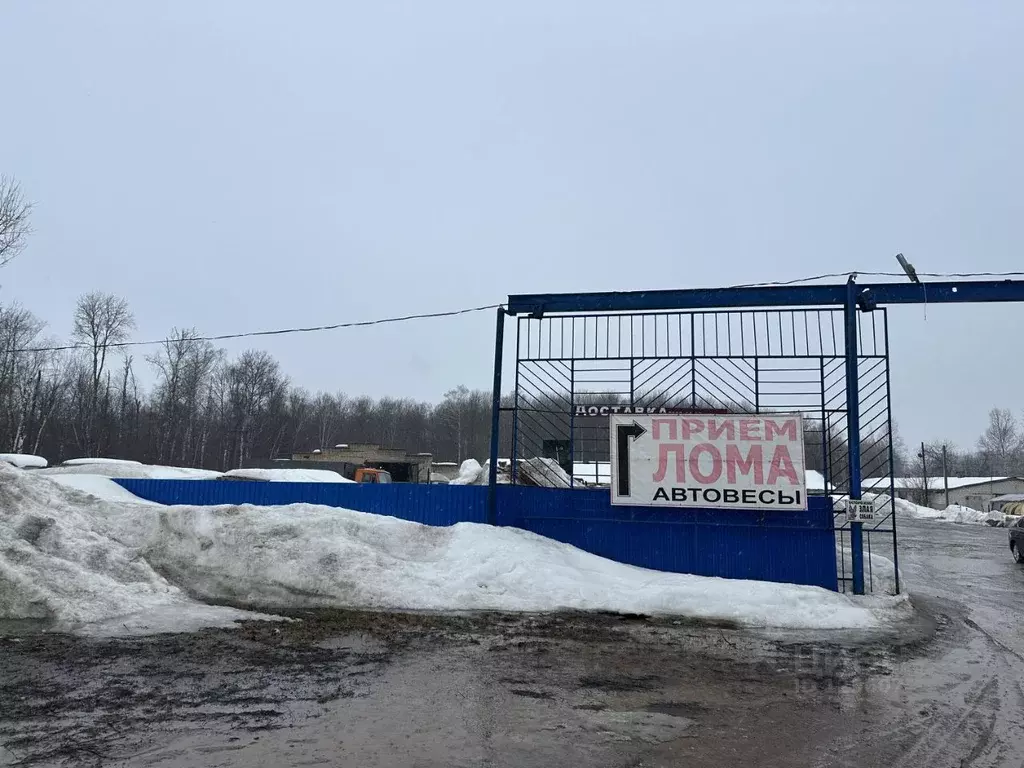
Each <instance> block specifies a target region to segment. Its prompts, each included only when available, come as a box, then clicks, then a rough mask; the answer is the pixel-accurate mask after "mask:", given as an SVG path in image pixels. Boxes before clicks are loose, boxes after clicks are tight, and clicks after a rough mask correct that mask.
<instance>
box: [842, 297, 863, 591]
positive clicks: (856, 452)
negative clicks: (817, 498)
mask: <svg viewBox="0 0 1024 768" xmlns="http://www.w3.org/2000/svg"><path fill="white" fill-rule="evenodd" d="M845 309H846V313H845V316H846V323H845V329H846V439H847V440H848V441H849V449H848V451H847V457H848V466H849V471H850V500H851V501H852V500H857V499H860V494H861V489H860V481H861V477H860V379H859V376H858V375H857V354H858V350H857V284H856V283H855V282H854V279H853V277H851V278H850V279H849V281H848V282H847V283H846V307H845ZM850 550H851V554H852V560H853V594H855V595H863V594H864V524H863V523H858V522H854V523H850Z"/></svg>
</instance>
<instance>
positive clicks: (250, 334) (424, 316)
mask: <svg viewBox="0 0 1024 768" xmlns="http://www.w3.org/2000/svg"><path fill="white" fill-rule="evenodd" d="M917 274H918V275H919V276H921V277H942V278H969V277H1006V278H1010V277H1024V272H918V273H917ZM851 276H864V277H905V276H906V274H905V273H903V272H865V271H861V270H850V271H848V272H826V273H823V274H820V275H811V276H809V277H797V278H793V279H792V280H770V281H766V282H761V283H746V284H744V285H731V286H728V287H729V288H762V287H765V288H767V287H771V286H785V285H796V284H798V283H811V282H814V281H816V280H826V279H832V278H847V279H848V278H850V277H851ZM501 306H504V305H503V304H487V305H485V306H482V307H467V308H465V309H454V310H450V311H447V312H425V313H421V314H416V315H402V316H399V317H385V318H381V319H378V320H360V321H356V322H347V323H334V324H331V325H312V326H308V327H297V328H276V329H274V330H269V331H246V332H243V333H222V334H218V335H215V336H191V337H189V340H191V341H230V340H231V339H250V338H257V337H264V336H286V335H290V334H296V333H319V332H321V331H336V330H341V329H344V328H365V327H368V326H373V325H387V324H390V323H404V322H409V321H411V320H429V319H433V318H439V317H455V316H458V315H468V314H471V313H474V312H485V311H487V310H489V309H497V308H498V307H501ZM169 340H170V339H168V338H163V339H152V340H149V341H119V342H114V343H110V344H104V345H100V346H101V347H103V348H106V349H123V348H128V347H152V346H156V345H158V344H165V343H167V342H168V341H169ZM76 349H92V345H90V344H62V345H59V346H48V347H22V348H19V349H14V350H11V351H12V352H15V353H19V352H65V351H70V350H76Z"/></svg>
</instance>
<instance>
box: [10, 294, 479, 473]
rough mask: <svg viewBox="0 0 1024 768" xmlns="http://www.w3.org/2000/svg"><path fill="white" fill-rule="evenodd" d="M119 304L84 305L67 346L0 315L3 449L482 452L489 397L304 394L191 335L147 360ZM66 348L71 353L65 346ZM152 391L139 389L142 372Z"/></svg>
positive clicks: (109, 300)
mask: <svg viewBox="0 0 1024 768" xmlns="http://www.w3.org/2000/svg"><path fill="white" fill-rule="evenodd" d="M134 327H135V319H134V315H133V314H132V312H131V310H130V308H129V306H128V304H127V302H126V301H125V300H124V299H121V298H118V297H116V296H112V295H110V294H104V293H98V292H97V293H89V294H86V295H84V296H82V297H81V298H80V299H79V300H78V302H77V305H76V307H75V311H74V315H73V322H72V328H73V332H72V342H73V346H74V347H75V348H74V349H52V348H53V347H61V346H65V345H61V344H59V343H57V342H55V341H54V340H53V339H51V338H48V337H47V336H45V335H44V333H43V331H44V324H43V322H42V321H41V320H39V318H37V317H36V316H35V315H33V314H32V312H30V311H29V310H27V309H25V308H23V307H20V306H17V305H11V306H0V447H2V449H3V450H4V451H6V452H14V453H34V454H40V455H43V456H46V457H47V458H48V459H50V460H51V461H60V460H64V459H67V458H71V457H78V456H90V457H94V456H107V457H117V458H126V459H137V460H139V461H143V462H147V463H158V464H180V465H184V466H195V467H206V468H211V469H229V468H232V467H238V466H243V465H246V464H250V463H252V462H255V461H262V460H266V459H268V458H274V457H279V456H284V455H288V454H290V453H292V452H297V451H306V450H310V449H311V448H321V447H329V446H333V445H335V444H337V443H343V442H344V443H353V442H367V443H378V444H382V445H393V446H398V447H402V448H406V449H408V450H409V451H412V452H431V453H433V454H434V455H435V456H437V457H438V458H442V459H450V460H452V461H460V460H462V459H464V458H468V457H476V458H481V457H484V456H486V455H487V452H488V446H489V436H490V427H491V396H490V394H489V393H487V392H484V391H479V390H470V389H468V388H466V387H456V388H454V389H452V390H451V391H449V392H448V393H446V395H445V396H444V399H443V400H442V401H441V402H440V403H436V404H435V403H427V402H422V401H417V400H412V399H408V398H393V397H383V398H380V399H373V398H370V397H350V396H347V395H345V394H343V393H332V392H316V393H310V392H308V391H307V390H305V389H303V388H302V387H298V386H295V385H293V384H292V383H291V382H290V381H289V379H288V377H287V376H286V375H285V374H284V373H283V371H282V370H281V367H280V365H279V364H278V362H277V361H276V360H275V359H274V358H273V357H272V356H271V355H270V354H268V353H267V352H265V351H262V350H247V351H245V352H242V353H241V354H239V355H238V356H237V357H234V358H229V357H228V356H227V355H226V353H225V352H224V350H222V349H219V348H217V347H215V346H214V345H213V344H212V343H211V342H209V341H206V340H203V339H202V338H201V335H200V334H199V333H198V332H197V331H196V329H194V328H188V329H174V330H173V331H172V332H171V333H170V334H169V335H168V337H167V338H166V339H165V340H164V341H163V343H161V344H160V345H159V346H158V347H157V348H156V350H155V351H154V352H152V353H150V354H147V355H145V356H144V357H142V358H141V359H140V358H139V357H137V356H136V355H135V354H133V352H132V348H130V347H120V346H118V345H123V344H124V343H125V342H126V341H127V340H128V339H129V338H130V334H131V331H132V330H133V329H134ZM69 346H70V345H69ZM139 365H146V366H149V368H150V370H151V372H152V374H153V375H154V378H155V381H154V384H153V386H152V387H151V388H150V389H149V391H143V389H142V387H140V384H139V381H138V378H137V376H136V371H137V368H138V366H139Z"/></svg>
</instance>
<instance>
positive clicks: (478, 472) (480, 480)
mask: <svg viewBox="0 0 1024 768" xmlns="http://www.w3.org/2000/svg"><path fill="white" fill-rule="evenodd" d="M489 467H490V462H488V463H487V465H486V466H481V465H480V462H479V461H477V460H476V459H466V460H465V461H464V462H462V463H461V464H460V465H459V474H457V475H456V476H455V478H454V479H453V480H452V481H451V483H450V485H487V481H488V477H487V475H488V469H489Z"/></svg>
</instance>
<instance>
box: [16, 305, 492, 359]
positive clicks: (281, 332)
mask: <svg viewBox="0 0 1024 768" xmlns="http://www.w3.org/2000/svg"><path fill="white" fill-rule="evenodd" d="M500 306H503V305H501V304H487V305H486V306H483V307H468V308H466V309H454V310H451V311H448V312H425V313H422V314H418V315H402V316H401V317H385V318H382V319H379V320H360V321H357V322H348V323H334V324H333V325H311V326H308V327H305V328H277V329H274V330H271V331H246V332H244V333H222V334H218V335H216V336H190V337H189V340H190V341H228V340H230V339H249V338H254V337H257V336H285V335H288V334H294V333H317V332H320V331H336V330H340V329H342V328H365V327H367V326H371V325H388V324H390V323H404V322H408V321H410V320H429V319H432V318H437V317H455V316H456V315H468V314H470V313H472V312H484V311H486V310H488V309H497V308H498V307H500ZM167 341H169V339H157V340H151V341H119V342H114V343H111V344H105V345H102V346H105V347H107V348H115V349H118V348H124V347H147V346H154V345H157V344H165V343H167ZM74 349H92V345H91V344H65V345H62V346H56V347H24V348H22V349H15V350H14V352H64V351H67V350H74Z"/></svg>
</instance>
